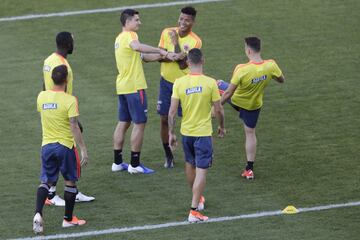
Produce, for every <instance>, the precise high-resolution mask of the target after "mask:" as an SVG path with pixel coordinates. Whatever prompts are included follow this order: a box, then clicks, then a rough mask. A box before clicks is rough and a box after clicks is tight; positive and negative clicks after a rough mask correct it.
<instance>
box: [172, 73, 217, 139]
mask: <svg viewBox="0 0 360 240" xmlns="http://www.w3.org/2000/svg"><path fill="white" fill-rule="evenodd" d="M173 91H176V93H175V95H174V96H175V97H176V96H178V98H179V100H180V102H181V107H182V113H183V118H182V121H181V133H182V134H183V135H186V136H211V134H212V125H211V106H212V102H214V101H217V100H220V95H219V93H218V88H217V85H216V80H215V79H213V78H210V77H208V76H205V75H194V74H189V75H186V76H184V77H181V78H179V79H177V80H176V81H175V84H174V90H173Z"/></svg>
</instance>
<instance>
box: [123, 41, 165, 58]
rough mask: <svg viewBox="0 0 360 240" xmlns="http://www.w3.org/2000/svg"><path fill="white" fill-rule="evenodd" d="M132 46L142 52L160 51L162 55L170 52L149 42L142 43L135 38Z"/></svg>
mask: <svg viewBox="0 0 360 240" xmlns="http://www.w3.org/2000/svg"><path fill="white" fill-rule="evenodd" d="M130 47H131V48H132V49H133V50H135V51H138V52H141V53H158V54H160V55H161V56H165V55H166V54H167V53H168V52H167V51H165V50H164V49H161V48H156V47H152V46H149V45H147V44H143V43H140V42H139V41H138V40H133V41H132V42H131V43H130Z"/></svg>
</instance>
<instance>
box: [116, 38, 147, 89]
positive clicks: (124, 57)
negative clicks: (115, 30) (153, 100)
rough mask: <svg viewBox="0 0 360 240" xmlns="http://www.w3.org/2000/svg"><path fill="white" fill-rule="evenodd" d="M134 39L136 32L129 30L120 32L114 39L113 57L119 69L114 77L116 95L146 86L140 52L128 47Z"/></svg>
mask: <svg viewBox="0 0 360 240" xmlns="http://www.w3.org/2000/svg"><path fill="white" fill-rule="evenodd" d="M134 40H138V36H137V34H136V32H129V31H123V32H121V33H120V34H119V36H118V37H117V38H116V40H115V58H116V65H117V68H118V71H119V74H118V76H117V79H116V92H117V94H118V95H120V94H128V93H135V92H137V90H140V89H146V88H147V85H146V80H145V75H144V70H143V66H142V61H141V57H140V53H139V52H137V51H135V50H133V49H132V48H131V47H130V43H131V42H132V41H134Z"/></svg>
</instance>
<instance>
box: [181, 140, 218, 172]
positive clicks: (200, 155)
mask: <svg viewBox="0 0 360 240" xmlns="http://www.w3.org/2000/svg"><path fill="white" fill-rule="evenodd" d="M182 145H183V149H184V153H185V161H186V162H188V163H190V164H191V165H193V166H195V167H197V168H203V169H207V168H209V167H211V164H212V159H213V148H212V138H211V137H210V136H209V137H190V136H183V137H182Z"/></svg>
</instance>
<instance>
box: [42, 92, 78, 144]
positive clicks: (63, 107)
mask: <svg viewBox="0 0 360 240" xmlns="http://www.w3.org/2000/svg"><path fill="white" fill-rule="evenodd" d="M37 109H38V111H39V112H40V115H41V124H42V132H43V143H42V145H46V144H48V143H56V142H59V143H60V144H62V145H64V146H67V147H69V148H72V146H73V144H74V138H73V135H72V133H71V129H70V121H69V119H70V118H71V117H76V116H78V115H79V112H78V104H77V99H76V98H75V97H74V96H72V95H70V94H67V93H65V92H63V91H53V90H47V91H42V92H40V93H39V96H38V99H37Z"/></svg>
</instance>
